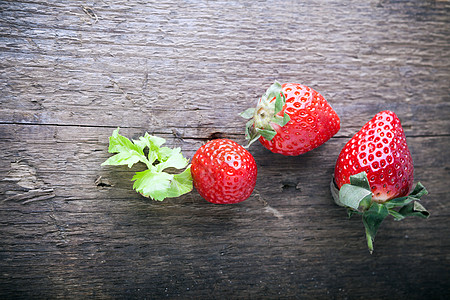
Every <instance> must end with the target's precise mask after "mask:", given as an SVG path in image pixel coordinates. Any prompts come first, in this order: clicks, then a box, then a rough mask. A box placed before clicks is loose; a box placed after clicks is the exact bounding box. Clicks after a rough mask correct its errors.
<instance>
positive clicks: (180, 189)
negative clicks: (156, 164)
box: [167, 166, 193, 198]
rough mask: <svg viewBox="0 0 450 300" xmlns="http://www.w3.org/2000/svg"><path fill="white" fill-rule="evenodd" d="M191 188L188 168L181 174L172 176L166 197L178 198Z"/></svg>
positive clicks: (190, 176) (189, 169)
mask: <svg viewBox="0 0 450 300" xmlns="http://www.w3.org/2000/svg"><path fill="white" fill-rule="evenodd" d="M192 188H193V185H192V175H191V167H190V166H189V167H188V168H186V170H184V171H183V173H180V174H175V175H174V176H173V179H172V181H171V182H170V187H169V189H168V190H167V197H169V198H171V197H179V196H181V195H183V194H186V193H189V192H190V191H192Z"/></svg>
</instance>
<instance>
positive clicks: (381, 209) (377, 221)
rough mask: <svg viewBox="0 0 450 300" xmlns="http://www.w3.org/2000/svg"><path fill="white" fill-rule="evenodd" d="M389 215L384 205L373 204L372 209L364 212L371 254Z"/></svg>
mask: <svg viewBox="0 0 450 300" xmlns="http://www.w3.org/2000/svg"><path fill="white" fill-rule="evenodd" d="M388 215H389V211H388V209H387V208H386V206H385V205H384V204H378V203H376V202H372V205H371V206H370V208H369V209H368V210H366V211H364V212H363V217H362V219H363V223H364V227H365V229H366V239H367V246H368V247H369V251H370V253H372V252H373V241H374V240H375V235H376V234H377V231H378V228H379V227H380V225H381V223H382V222H383V220H384V219H385V218H386V217H387V216H388Z"/></svg>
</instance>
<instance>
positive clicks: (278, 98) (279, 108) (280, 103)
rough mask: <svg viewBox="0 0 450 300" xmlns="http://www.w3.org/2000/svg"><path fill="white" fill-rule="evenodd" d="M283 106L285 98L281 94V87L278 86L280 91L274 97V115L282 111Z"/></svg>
mask: <svg viewBox="0 0 450 300" xmlns="http://www.w3.org/2000/svg"><path fill="white" fill-rule="evenodd" d="M285 104H286V97H285V96H284V94H283V93H282V92H281V86H280V91H279V93H278V94H277V95H276V98H275V114H278V113H279V112H280V111H282V110H283V106H284V105H285Z"/></svg>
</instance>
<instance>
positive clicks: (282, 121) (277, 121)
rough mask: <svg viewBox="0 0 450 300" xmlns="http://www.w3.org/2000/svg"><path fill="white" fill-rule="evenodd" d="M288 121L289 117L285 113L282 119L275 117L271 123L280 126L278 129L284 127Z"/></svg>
mask: <svg viewBox="0 0 450 300" xmlns="http://www.w3.org/2000/svg"><path fill="white" fill-rule="evenodd" d="M290 120H291V117H290V116H289V115H288V114H287V113H284V116H283V117H281V116H278V115H276V116H275V117H273V118H272V122H273V123H275V124H278V125H280V127H283V126H284V125H286V124H287V123H288V122H289V121H290Z"/></svg>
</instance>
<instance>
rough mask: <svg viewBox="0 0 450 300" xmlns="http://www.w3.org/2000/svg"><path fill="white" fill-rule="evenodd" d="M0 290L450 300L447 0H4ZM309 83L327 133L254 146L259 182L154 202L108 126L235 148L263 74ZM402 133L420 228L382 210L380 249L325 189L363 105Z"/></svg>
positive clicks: (10, 294) (0, 19)
mask: <svg viewBox="0 0 450 300" xmlns="http://www.w3.org/2000/svg"><path fill="white" fill-rule="evenodd" d="M0 68H1V74H0V153H1V154H0V155H1V156H0V158H1V159H0V172H1V173H0V174H1V175H0V239H1V240H0V241H1V243H0V298H2V299H6V298H20V299H24V298H32V299H40V298H45V299H48V298H75V299H85V298H150V299H155V298H182V299H184V298H194V299H213V298H227V299H230V298H265V297H266V298H330V299H359V298H361V299H362V298H364V299H367V298H371V299H381V298H387V299H448V298H449V297H450V276H449V275H450V218H449V216H450V214H449V209H450V204H449V198H448V194H449V193H450V188H449V187H448V186H449V184H448V182H450V151H449V147H450V121H449V116H450V101H449V100H450V88H449V86H450V85H449V82H450V3H449V2H448V1H425V0H424V1H418V0H415V1H321V0H314V1H305V3H303V2H302V1H287V0H286V1H267V2H261V1H174V2H169V1H165V0H163V1H158V2H154V3H152V1H69V0H67V1H48V2H47V1H33V0H29V1H28V0H27V1H1V2H0ZM275 79H277V80H279V81H281V82H288V81H294V82H301V83H304V84H307V85H310V86H311V87H313V88H315V89H316V90H318V91H320V92H321V93H322V94H323V95H324V96H325V98H327V99H328V101H329V102H330V103H331V105H332V106H333V107H334V108H335V110H336V111H337V113H338V114H339V115H340V117H341V121H342V126H341V127H342V128H341V131H340V132H339V133H338V134H337V135H336V136H335V137H334V138H332V139H331V140H330V141H329V142H328V143H326V144H324V145H323V146H321V147H320V148H318V149H316V150H314V151H312V152H309V153H307V154H305V155H302V156H299V157H283V156H280V155H274V154H271V153H270V152H268V151H267V150H265V149H263V148H262V146H261V145H254V146H252V148H251V152H252V154H253V155H254V156H255V159H256V161H257V164H258V168H259V169H258V170H259V173H258V182H257V186H256V191H255V193H254V194H253V195H252V196H251V198H250V199H249V200H247V201H245V202H242V203H240V204H237V205H232V206H218V205H211V204H209V203H207V202H206V201H204V200H203V199H202V198H201V197H200V196H199V195H198V194H197V193H196V192H195V191H194V192H192V193H190V194H187V195H185V196H183V197H180V198H177V199H169V200H166V201H164V202H161V203H157V202H152V201H149V200H147V199H145V198H142V197H140V196H139V195H137V194H136V193H135V192H134V191H133V190H132V188H131V182H130V178H131V176H132V172H133V171H135V170H139V167H134V168H133V169H131V170H129V169H127V168H126V167H122V168H121V167H100V164H101V163H102V162H103V161H104V160H105V159H106V158H107V157H109V155H108V153H107V143H108V140H107V138H108V136H109V135H110V134H111V133H112V130H113V129H114V128H116V127H118V126H120V127H121V128H122V134H124V135H126V136H128V137H134V138H135V137H138V136H139V135H141V134H143V133H144V132H145V131H148V132H150V133H154V134H158V135H159V136H162V137H165V138H166V139H167V140H168V144H169V145H171V146H174V145H176V146H180V147H182V149H183V152H184V153H185V154H186V156H188V157H192V155H193V154H194V152H195V150H196V149H197V148H198V147H199V146H200V145H201V144H202V143H203V142H204V141H206V140H207V139H210V138H214V137H228V138H232V139H234V140H236V141H238V142H241V143H243V142H244V137H243V127H244V121H243V120H242V119H240V118H239V117H238V116H237V114H238V113H239V112H240V111H242V110H244V109H246V108H247V107H249V106H252V105H253V104H254V102H255V101H256V99H257V97H258V96H259V95H260V94H262V93H263V92H264V90H265V88H266V87H267V86H268V85H270V84H271V82H272V81H273V80H275ZM384 109H391V110H393V111H395V112H396V113H397V114H398V115H399V117H400V119H401V120H402V124H403V125H404V129H405V131H406V134H407V141H408V144H409V147H410V150H411V152H412V155H413V159H414V162H415V178H416V180H417V181H419V180H420V181H421V182H422V183H423V184H424V185H425V186H426V187H427V188H428V190H429V192H430V195H429V196H427V197H425V198H424V199H423V204H424V205H425V206H426V207H427V208H428V209H429V211H430V212H431V218H430V219H428V220H419V219H407V220H404V221H402V222H394V221H393V220H392V219H388V220H386V221H385V222H384V223H383V224H382V227H381V229H380V231H379V233H378V235H377V239H376V241H375V252H374V254H373V255H370V254H369V253H368V251H367V249H366V245H365V241H364V234H363V227H362V224H361V221H360V220H359V219H358V218H352V219H350V220H348V219H347V218H346V212H345V211H344V210H342V209H341V208H339V207H337V206H335V205H334V204H333V203H332V200H331V196H330V192H329V190H328V184H329V180H330V177H331V174H332V172H333V167H334V163H335V159H336V157H337V155H338V153H339V151H340V149H341V148H342V147H343V145H344V144H345V142H346V141H347V140H348V139H349V138H350V137H351V136H352V134H354V133H355V132H356V131H357V130H358V129H359V128H360V127H361V126H362V125H363V124H364V123H365V122H366V121H367V120H369V119H370V118H371V117H372V116H373V115H374V114H375V113H377V112H379V111H381V110H384Z"/></svg>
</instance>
